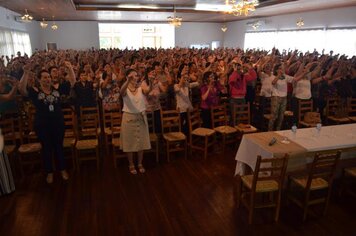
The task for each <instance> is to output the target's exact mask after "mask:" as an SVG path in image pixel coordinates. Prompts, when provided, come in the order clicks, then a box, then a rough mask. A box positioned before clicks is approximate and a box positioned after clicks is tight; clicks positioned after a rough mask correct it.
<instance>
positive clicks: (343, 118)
mask: <svg viewBox="0 0 356 236" xmlns="http://www.w3.org/2000/svg"><path fill="white" fill-rule="evenodd" d="M328 119H329V120H332V121H334V122H338V123H348V122H350V119H349V118H348V117H341V118H337V117H335V116H328Z"/></svg>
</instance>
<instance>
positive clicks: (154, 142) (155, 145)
mask: <svg viewBox="0 0 356 236" xmlns="http://www.w3.org/2000/svg"><path fill="white" fill-rule="evenodd" d="M147 123H148V129H149V135H150V142H151V147H152V148H151V149H150V150H146V151H145V152H153V153H154V154H155V156H156V162H157V163H158V162H159V140H160V139H159V137H158V135H157V134H156V133H155V132H154V131H155V121H154V114H153V112H147Z"/></svg>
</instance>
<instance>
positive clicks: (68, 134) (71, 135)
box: [64, 130, 75, 138]
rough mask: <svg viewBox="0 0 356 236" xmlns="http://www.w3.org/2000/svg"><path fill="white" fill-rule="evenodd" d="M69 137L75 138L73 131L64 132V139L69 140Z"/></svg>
mask: <svg viewBox="0 0 356 236" xmlns="http://www.w3.org/2000/svg"><path fill="white" fill-rule="evenodd" d="M71 137H75V133H74V131H69V130H67V131H65V132H64V138H71Z"/></svg>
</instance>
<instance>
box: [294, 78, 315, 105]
mask: <svg viewBox="0 0 356 236" xmlns="http://www.w3.org/2000/svg"><path fill="white" fill-rule="evenodd" d="M310 80H311V75H310V73H309V74H307V75H306V77H305V78H303V79H301V80H299V81H298V82H296V83H294V84H293V85H294V86H293V94H294V97H296V98H299V99H310V98H311V97H312V95H311V83H310Z"/></svg>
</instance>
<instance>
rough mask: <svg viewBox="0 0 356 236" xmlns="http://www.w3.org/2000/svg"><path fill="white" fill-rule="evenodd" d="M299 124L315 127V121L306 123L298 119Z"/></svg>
mask: <svg viewBox="0 0 356 236" xmlns="http://www.w3.org/2000/svg"><path fill="white" fill-rule="evenodd" d="M299 124H300V125H302V126H304V127H316V125H317V123H308V122H305V121H299Z"/></svg>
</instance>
